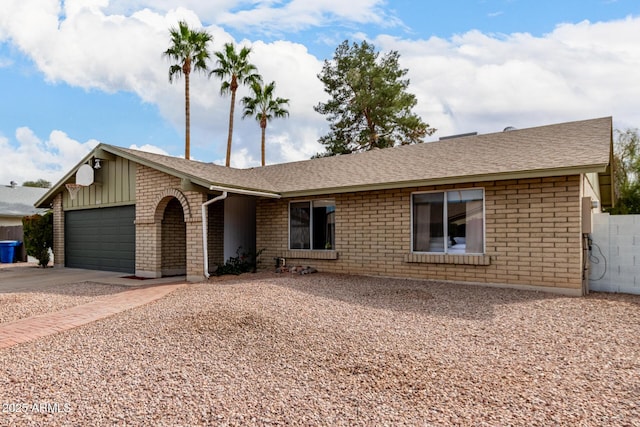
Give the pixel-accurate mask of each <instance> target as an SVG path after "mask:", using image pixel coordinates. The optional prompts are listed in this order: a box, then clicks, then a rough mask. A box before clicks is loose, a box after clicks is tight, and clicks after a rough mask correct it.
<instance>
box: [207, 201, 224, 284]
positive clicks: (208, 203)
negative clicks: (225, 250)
mask: <svg viewBox="0 0 640 427" xmlns="http://www.w3.org/2000/svg"><path fill="white" fill-rule="evenodd" d="M226 198H227V192H226V191H223V192H222V194H221V195H219V196H217V197H214V198H213V199H211V200H207V201H206V202H204V203H203V204H202V253H203V254H204V277H206V278H207V279H208V278H209V277H210V275H209V251H208V250H207V246H208V243H209V239H208V233H209V215H208V214H207V206H209V205H210V204H212V203H215V202H217V201H219V200H224V199H226Z"/></svg>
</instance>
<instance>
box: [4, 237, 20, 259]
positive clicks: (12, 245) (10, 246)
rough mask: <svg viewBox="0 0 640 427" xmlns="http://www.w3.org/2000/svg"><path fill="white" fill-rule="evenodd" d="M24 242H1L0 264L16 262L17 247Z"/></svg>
mask: <svg viewBox="0 0 640 427" xmlns="http://www.w3.org/2000/svg"><path fill="white" fill-rule="evenodd" d="M21 244H22V242H20V241H19V240H0V262H3V263H12V262H15V260H16V247H18V246H20V245H21Z"/></svg>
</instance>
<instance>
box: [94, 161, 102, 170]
mask: <svg viewBox="0 0 640 427" xmlns="http://www.w3.org/2000/svg"><path fill="white" fill-rule="evenodd" d="M101 167H102V166H100V159H93V168H94V169H100V168H101Z"/></svg>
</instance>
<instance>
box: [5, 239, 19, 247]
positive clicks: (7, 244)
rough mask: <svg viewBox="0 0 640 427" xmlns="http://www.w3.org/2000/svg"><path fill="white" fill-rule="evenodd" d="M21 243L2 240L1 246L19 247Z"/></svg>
mask: <svg viewBox="0 0 640 427" xmlns="http://www.w3.org/2000/svg"><path fill="white" fill-rule="evenodd" d="M20 243H21V242H20V241H19V240H0V245H6V246H18V245H19V244H20Z"/></svg>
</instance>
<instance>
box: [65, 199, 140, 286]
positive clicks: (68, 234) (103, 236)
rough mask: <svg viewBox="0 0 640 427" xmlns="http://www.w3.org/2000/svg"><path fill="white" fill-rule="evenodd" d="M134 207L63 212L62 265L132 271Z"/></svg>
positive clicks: (133, 264) (133, 262)
mask: <svg viewBox="0 0 640 427" xmlns="http://www.w3.org/2000/svg"><path fill="white" fill-rule="evenodd" d="M134 220H135V206H118V207H113V208H102V209H85V210H78V211H68V212H65V264H66V266H67V267H74V268H88V269H93V270H106V271H121V272H125V273H133V272H134V271H135V225H134Z"/></svg>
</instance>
